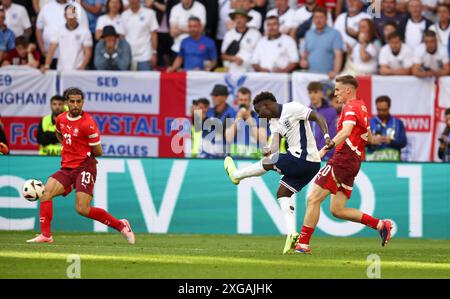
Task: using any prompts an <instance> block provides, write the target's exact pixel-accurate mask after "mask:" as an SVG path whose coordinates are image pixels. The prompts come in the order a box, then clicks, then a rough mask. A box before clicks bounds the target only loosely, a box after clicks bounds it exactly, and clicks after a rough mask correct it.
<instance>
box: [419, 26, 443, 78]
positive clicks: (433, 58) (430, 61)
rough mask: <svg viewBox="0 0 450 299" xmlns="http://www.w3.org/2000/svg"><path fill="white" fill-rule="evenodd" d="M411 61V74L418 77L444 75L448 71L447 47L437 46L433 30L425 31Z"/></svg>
mask: <svg viewBox="0 0 450 299" xmlns="http://www.w3.org/2000/svg"><path fill="white" fill-rule="evenodd" d="M413 62H414V65H413V67H412V74H413V75H414V76H417V77H419V78H425V77H433V76H434V77H441V76H446V75H448V74H449V71H450V66H449V60H448V52H447V49H445V48H443V47H439V45H438V42H437V37H436V32H434V31H425V33H424V34H423V44H421V45H420V46H419V47H417V49H416V50H415V51H414V60H413Z"/></svg>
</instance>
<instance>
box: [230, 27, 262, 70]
mask: <svg viewBox="0 0 450 299" xmlns="http://www.w3.org/2000/svg"><path fill="white" fill-rule="evenodd" d="M241 37H242V33H239V32H237V31H236V29H232V30H230V31H228V32H227V33H226V34H225V37H224V39H223V43H222V49H221V52H222V53H225V51H226V50H227V48H228V47H229V46H230V44H231V43H232V42H233V41H234V40H235V41H239V39H240V38H241ZM260 39H261V33H260V32H259V31H258V30H256V29H253V28H249V29H248V31H247V32H246V33H245V35H244V37H243V38H242V40H241V42H240V44H239V52H238V53H237V54H236V56H239V57H240V58H241V59H242V60H243V63H242V64H241V65H237V64H236V63H234V62H230V61H224V65H225V66H226V67H228V71H229V72H230V73H244V72H246V71H251V70H252V66H251V57H252V54H253V51H254V50H255V48H256V45H257V44H258V41H259V40H260Z"/></svg>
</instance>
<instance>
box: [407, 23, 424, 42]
mask: <svg viewBox="0 0 450 299" xmlns="http://www.w3.org/2000/svg"><path fill="white" fill-rule="evenodd" d="M425 28H426V22H425V19H423V20H422V21H421V22H418V23H414V22H413V21H412V20H411V19H409V20H408V22H407V23H406V29H405V44H406V45H407V46H408V47H409V48H410V49H416V48H417V47H418V46H419V45H420V44H421V43H422V39H423V32H424V31H425Z"/></svg>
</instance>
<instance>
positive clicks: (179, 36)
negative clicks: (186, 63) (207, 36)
mask: <svg viewBox="0 0 450 299" xmlns="http://www.w3.org/2000/svg"><path fill="white" fill-rule="evenodd" d="M191 16H195V17H197V18H198V19H200V22H201V26H202V27H204V26H205V25H206V10H205V7H204V6H203V4H201V3H199V2H197V1H194V0H181V3H179V4H177V5H175V6H174V7H173V8H172V11H171V12H170V19H169V25H170V35H171V36H172V38H173V45H172V51H174V52H175V53H178V52H179V51H180V47H181V42H182V41H183V39H185V38H186V37H188V36H189V34H188V32H189V30H188V20H189V18H190V17H191Z"/></svg>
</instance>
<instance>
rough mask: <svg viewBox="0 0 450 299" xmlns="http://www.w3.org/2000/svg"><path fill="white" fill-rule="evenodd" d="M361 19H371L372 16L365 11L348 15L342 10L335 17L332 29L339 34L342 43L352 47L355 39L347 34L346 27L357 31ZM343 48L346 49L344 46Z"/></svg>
mask: <svg viewBox="0 0 450 299" xmlns="http://www.w3.org/2000/svg"><path fill="white" fill-rule="evenodd" d="M363 19H372V17H371V16H370V15H368V14H367V13H365V12H360V13H359V14H357V15H355V16H352V17H348V16H347V13H346V12H344V13H341V14H340V15H339V16H338V17H337V18H336V22H334V29H336V30H337V31H339V33H340V34H341V36H342V41H343V43H344V45H345V44H349V45H350V46H352V47H354V46H355V45H356V42H357V40H356V39H354V38H353V37H351V36H350V35H348V34H347V28H349V29H352V30H354V31H358V27H359V21H361V20H363ZM346 25H347V26H346ZM344 49H346V47H344Z"/></svg>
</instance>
